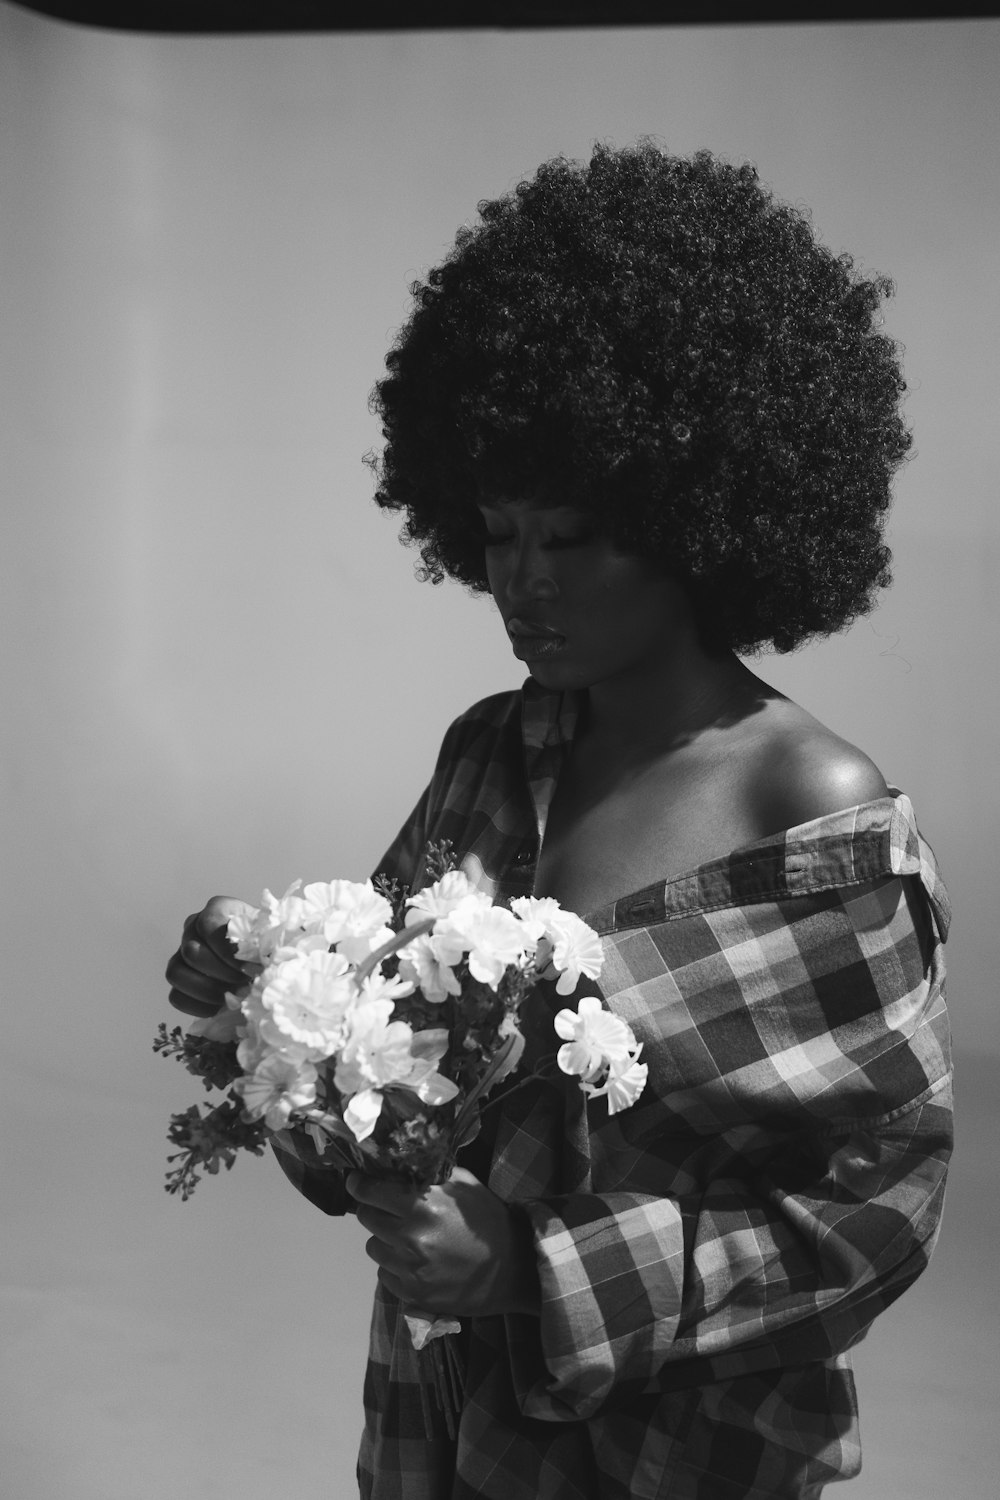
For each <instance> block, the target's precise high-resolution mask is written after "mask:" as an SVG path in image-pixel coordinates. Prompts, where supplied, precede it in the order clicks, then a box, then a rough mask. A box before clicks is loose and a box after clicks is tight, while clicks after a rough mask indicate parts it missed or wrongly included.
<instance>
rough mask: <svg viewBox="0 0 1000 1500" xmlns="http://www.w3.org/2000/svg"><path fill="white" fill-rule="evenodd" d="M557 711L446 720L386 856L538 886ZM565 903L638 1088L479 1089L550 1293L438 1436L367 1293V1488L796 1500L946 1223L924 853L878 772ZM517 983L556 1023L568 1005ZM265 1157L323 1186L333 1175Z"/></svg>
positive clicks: (382, 1494)
mask: <svg viewBox="0 0 1000 1500" xmlns="http://www.w3.org/2000/svg"><path fill="white" fill-rule="evenodd" d="M578 708H579V700H578V699H577V697H576V696H575V695H572V694H565V695H561V696H560V695H556V694H553V693H549V692H547V691H545V690H543V689H541V688H538V687H537V686H536V685H535V684H534V683H531V682H529V683H527V684H525V687H524V688H523V689H522V690H521V692H516V693H506V694H500V695H497V696H495V697H492V698H488V699H486V700H484V701H483V702H482V703H479V704H477V705H476V706H475V707H473V708H472V709H470V710H469V711H468V712H467V713H465V714H463V715H462V716H461V717H460V718H459V719H457V720H456V721H455V723H454V724H452V726H451V728H450V729H449V731H448V733H447V735H446V737H445V740H444V744H443V746H442V750H441V754H440V757H439V760H438V763H437V767H436V770H435V772H434V776H433V778H432V780H431V782H430V785H429V786H428V788H427V790H426V791H425V793H424V795H423V796H422V797H421V799H420V801H419V803H418V805H417V807H416V808H415V810H414V812H413V814H412V815H411V817H410V818H409V819H408V820H407V822H406V824H405V826H404V828H403V829H402V831H401V833H400V835H399V837H398V838H397V839H396V841H395V842H394V844H393V845H392V846H391V848H390V849H389V851H388V853H387V854H386V856H385V859H384V860H383V861H382V863H381V865H380V867H379V868H380V869H382V870H385V871H387V872H388V873H391V874H393V875H395V876H396V877H397V878H399V879H400V880H401V881H403V882H405V883H407V884H410V885H411V886H412V887H413V888H419V886H420V885H421V884H422V883H423V882H424V872H423V861H424V856H425V851H426V847H427V844H428V841H432V840H433V841H439V840H441V839H450V840H451V841H452V844H453V846H454V849H455V852H456V855H457V856H458V858H459V860H460V862H461V864H462V866H463V868H464V869H465V870H466V872H467V873H469V874H470V875H471V876H472V877H473V879H474V880H475V881H476V882H477V884H478V885H479V886H480V888H482V889H485V890H488V891H490V892H491V893H492V894H493V895H494V897H495V898H496V899H497V900H509V899H510V898H512V897H514V896H516V895H521V894H527V893H529V892H530V891H531V888H532V883H533V879H534V869H535V864H536V861H537V857H538V852H539V849H540V844H541V839H542V836H543V834H544V828H545V818H546V812H547V809H548V805H549V802H550V800H551V796H552V793H553V790H554V788H555V785H556V783H557V781H558V777H559V771H560V767H561V764H562V761H563V757H564V756H565V754H566V753H567V750H568V747H569V745H570V743H571V741H572V736H573V732H574V728H575V725H576V722H577V716H578ZM587 915H588V920H589V921H590V922H591V924H592V925H593V926H595V927H596V928H597V930H598V931H599V932H600V933H601V935H602V938H603V941H604V948H605V955H606V956H605V965H604V969H603V971H602V974H601V978H600V986H599V991H598V992H599V993H600V994H601V995H602V996H603V998H604V1000H605V1002H606V1003H607V1005H608V1006H609V1007H610V1008H611V1009H612V1010H614V1011H616V1012H617V1013H618V1014H620V1015H622V1016H623V1017H624V1018H625V1019H626V1020H627V1021H628V1022H629V1025H630V1026H631V1027H632V1029H633V1031H634V1032H635V1034H636V1037H637V1038H638V1039H639V1040H640V1041H641V1042H642V1043H643V1053H642V1057H643V1060H644V1061H645V1062H646V1063H647V1064H648V1068H649V1077H648V1082H647V1086H646V1089H645V1091H644V1093H643V1095H642V1097H641V1099H640V1100H639V1102H638V1103H637V1104H635V1105H634V1106H633V1107H632V1108H631V1109H628V1110H626V1111H623V1112H622V1113H619V1114H617V1115H614V1116H610V1117H609V1115H608V1111H607V1106H606V1102H605V1101H604V1100H603V1099H597V1100H593V1101H590V1102H589V1103H588V1102H587V1101H586V1100H585V1099H584V1096H583V1095H582V1093H581V1091H580V1090H579V1089H578V1088H577V1087H576V1085H575V1080H570V1079H565V1078H563V1077H562V1076H561V1075H558V1076H557V1077H556V1079H555V1080H554V1081H553V1080H552V1079H549V1080H548V1081H546V1082H542V1081H539V1082H538V1083H537V1085H536V1084H534V1083H533V1084H530V1085H528V1086H525V1087H522V1088H520V1089H518V1090H517V1091H516V1092H513V1093H511V1095H510V1097H509V1098H506V1099H505V1100H504V1101H503V1102H502V1103H501V1104H500V1105H498V1106H497V1108H496V1113H497V1118H496V1120H495V1125H494V1128H493V1129H492V1130H491V1132H490V1136H491V1145H492V1150H491V1155H490V1157H489V1158H488V1159H487V1160H485V1161H483V1160H481V1159H480V1160H478V1161H477V1163H476V1165H477V1167H478V1168H479V1170H480V1171H481V1172H482V1174H483V1175H487V1173H488V1182H489V1186H490V1188H491V1189H492V1190H493V1191H494V1192H495V1193H497V1194H498V1195H499V1196H500V1197H501V1198H503V1199H504V1200H506V1201H507V1202H509V1203H511V1204H515V1205H517V1206H518V1207H517V1212H518V1213H523V1214H525V1215H527V1217H528V1219H529V1220H530V1223H531V1225H532V1228H533V1232H534V1243H535V1251H536V1255H537V1259H538V1267H539V1274H540V1283H541V1298H542V1301H541V1310H540V1316H539V1317H527V1316H508V1317H492V1318H480V1319H473V1320H471V1322H470V1324H469V1326H468V1328H467V1333H466V1339H467V1350H466V1355H467V1374H466V1390H465V1399H464V1405H463V1407H462V1411H461V1414H460V1420H459V1425H458V1432H457V1440H455V1441H452V1440H451V1439H450V1438H449V1437H448V1436H447V1434H446V1432H445V1431H444V1428H443V1426H442V1427H441V1429H440V1430H439V1431H438V1433H437V1435H436V1436H435V1437H434V1438H432V1439H428V1438H427V1436H426V1430H425V1416H424V1407H425V1404H424V1403H422V1401H421V1399H420V1395H419V1384H418V1382H419V1380H420V1373H419V1367H418V1364H417V1361H418V1359H419V1358H420V1357H421V1356H419V1355H417V1354H416V1353H415V1351H414V1350H413V1349H412V1348H411V1346H410V1343H409V1337H408V1334H407V1332H406V1328H405V1325H404V1324H403V1323H402V1320H401V1317H400V1309H399V1306H398V1303H397V1302H396V1300H395V1299H394V1298H393V1297H391V1296H390V1295H389V1294H388V1293H387V1292H386V1291H385V1290H384V1289H383V1288H382V1287H381V1286H379V1287H378V1289H377V1293H376V1302H375V1309H374V1316H373V1322H372V1332H371V1346H370V1357H369V1365H368V1371H367V1377H366V1381H365V1409H366V1426H365V1432H364V1437H363V1440H362V1446H361V1453H360V1457H359V1469H358V1473H359V1482H360V1487H361V1494H362V1496H363V1497H365V1500H471V1497H472V1496H497V1497H502V1500H538V1497H552V1500H577V1497H580V1500H584V1497H585V1500H661V1497H662V1500H666V1497H669V1500H765V1497H767V1500H775V1497H788V1500H791V1497H795V1500H814V1497H815V1496H817V1495H818V1494H819V1493H820V1490H821V1489H822V1487H823V1485H824V1484H826V1483H828V1482H830V1481H831V1480H835V1479H846V1478H849V1477H850V1476H851V1475H853V1474H854V1473H856V1472H857V1470H858V1468H859V1466H860V1447H859V1442H858V1428H857V1404H856V1399H855V1391H854V1383H853V1378H852V1375H851V1369H850V1358H849V1354H848V1351H849V1350H850V1348H851V1346H852V1345H854V1344H856V1343H857V1342H858V1341H859V1340H860V1339H861V1338H863V1337H864V1335H865V1333H866V1331H867V1329H868V1327H869V1326H870V1324H871V1322H872V1320H873V1319H874V1318H875V1317H876V1316H877V1314H878V1313H880V1312H881V1311H882V1310H883V1309H884V1308H885V1307H886V1306H888V1304H889V1303H890V1302H892V1301H893V1300H894V1299H895V1298H896V1297H897V1296H899V1294H900V1293H901V1292H902V1291H903V1290H904V1289H905V1288H906V1287H907V1286H908V1285H909V1284H910V1283H911V1282H912V1281H913V1280H914V1279H915V1278H916V1277H917V1276H918V1275H919V1274H920V1272H921V1271H922V1270H923V1268H924V1266H925V1265H926V1264H927V1260H928V1257H929V1255H930V1251H931V1248H932V1246H933V1243H934V1240H935V1238H936V1234H937V1229H938V1225H939V1219H940V1213H941V1207H942V1200H943V1192H944V1178H945V1171H946V1164H947V1159H948V1156H949V1152H950V1146H951V1093H950V1065H949V1045H948V1030H947V1016H946V1011H945V1004H944V988H943V980H944V965H943V951H942V945H943V943H944V940H945V938H946V936H947V930H948V922H949V915H950V913H949V905H948V898H947V895H946V893H945V889H944V886H943V884H942V881H941V877H940V875H939V873H938V869H937V865H936V863H935V860H934V856H933V853H932V851H931V849H930V848H929V846H928V845H927V844H926V843H925V842H924V840H923V839H922V837H921V835H920V833H919V832H918V830H917V826H916V822H915V820H914V816H913V810H912V807H911V806H910V803H909V800H908V798H907V797H905V796H904V795H903V794H902V793H896V792H895V791H893V792H892V793H891V794H890V795H889V796H887V797H883V798H879V799H878V800H875V801H872V802H868V803H865V804H862V805H860V806H857V807H852V808H849V809H847V810H845V811H842V812H836V813H833V814H830V815H829V816H825V817H821V818H817V819H815V820H814V821H812V822H809V823H805V824H802V825H800V826H798V827H796V828H791V829H788V830H786V831H785V832H783V833H780V834H777V835H775V836H773V837H769V838H767V839H764V840H763V841H761V842H759V843H756V844H753V845H750V846H747V847H745V848H742V849H738V850H736V851H734V852H733V853H732V854H730V855H728V856H727V857H725V858H722V859H717V860H713V861H711V862H710V863H707V864H704V865H702V866H700V867H699V868H698V869H696V870H693V871H691V872H689V873H686V874H683V875H680V876H675V877H671V878H669V879H665V880H664V881H662V882H660V883H658V884H654V885H650V886H647V887H646V888H644V889H643V890H640V891H636V892H633V893H630V894H627V895H624V896H623V897H622V898H621V899H620V900H618V901H616V902H614V903H613V904H611V905H609V906H607V907H605V908H603V909H601V910H600V911H598V912H594V913H589V914H587ZM594 989H595V990H598V987H597V986H596V985H595V986H594ZM531 1003H534V1004H535V1006H536V1013H535V1015H534V1018H533V1025H534V1034H535V1036H536V1037H538V1036H541V1035H542V1033H543V1032H546V1033H547V1034H548V1033H551V1021H550V1015H551V1010H552V1006H553V1004H555V1005H560V1006H561V1005H562V1004H564V1003H565V1002H564V1001H563V1000H562V999H561V998H560V999H559V1000H557V1001H552V1000H551V999H547V998H545V997H544V996H541V993H540V992H539V998H538V999H537V1000H535V999H534V998H533V1001H532V1002H531ZM546 1007H548V1009H547V1010H546ZM542 1012H545V1014H544V1015H543V1014H542ZM543 1023H544V1024H543ZM551 1045H552V1046H553V1047H554V1046H555V1045H556V1043H555V1040H554V1039H553V1040H552V1043H551ZM285 1144H286V1146H287V1138H286V1141H285ZM477 1144H479V1147H480V1151H481V1150H482V1146H481V1143H477ZM473 1149H475V1146H474V1147H473ZM279 1159H280V1160H281V1161H282V1165H283V1166H284V1167H285V1170H286V1172H287V1173H288V1175H289V1176H290V1177H291V1178H292V1180H293V1181H294V1182H295V1183H296V1185H297V1186H299V1187H300V1188H301V1189H302V1190H303V1191H304V1192H306V1194H307V1196H309V1197H311V1198H312V1199H313V1201H314V1202H316V1203H317V1204H318V1205H319V1206H321V1207H323V1208H324V1209H325V1210H326V1211H327V1212H334V1213H336V1212H343V1211H344V1207H345V1203H344V1198H343V1191H342V1187H341V1185H340V1183H339V1179H337V1178H336V1176H334V1175H330V1174H327V1173H323V1172H321V1171H318V1170H315V1169H313V1168H311V1167H310V1166H309V1165H308V1164H307V1163H306V1162H305V1161H303V1160H301V1159H298V1158H296V1156H295V1154H294V1151H293V1152H291V1153H289V1151H288V1150H285V1151H282V1152H280V1153H279Z"/></svg>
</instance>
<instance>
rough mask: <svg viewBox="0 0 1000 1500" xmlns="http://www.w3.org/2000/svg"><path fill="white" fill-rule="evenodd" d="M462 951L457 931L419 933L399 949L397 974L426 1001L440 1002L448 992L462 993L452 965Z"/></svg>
mask: <svg viewBox="0 0 1000 1500" xmlns="http://www.w3.org/2000/svg"><path fill="white" fill-rule="evenodd" d="M464 952H465V945H464V941H463V939H462V937H461V935H460V934H458V933H449V932H440V933H438V932H434V933H430V932H425V933H422V934H421V936H420V937H417V938H412V939H411V940H410V942H408V943H407V945H406V947H405V948H401V949H400V952H399V973H400V976H401V977H402V978H403V979H408V980H410V981H411V982H412V983H413V984H415V985H417V986H418V988H419V989H420V992H421V994H422V995H423V997H424V999H425V1000H429V1001H430V1003H431V1004H432V1005H440V1003H441V1002H442V1000H446V999H447V998H448V996H449V995H460V994H461V993H462V986H461V985H460V984H459V982H458V980H457V979H456V978H455V965H456V964H457V963H460V962H461V959H462V955H463V954H464Z"/></svg>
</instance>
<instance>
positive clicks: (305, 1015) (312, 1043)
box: [259, 938, 357, 1057]
mask: <svg viewBox="0 0 1000 1500" xmlns="http://www.w3.org/2000/svg"><path fill="white" fill-rule="evenodd" d="M313 941H318V942H320V943H322V944H323V945H324V946H322V947H320V948H319V949H315V948H314V949H313V950H312V951H308V950H307V951H305V952H301V951H299V950H297V949H281V950H279V955H280V959H281V961H280V962H275V963H274V964H272V965H271V967H270V968H268V969H267V970H266V971H265V973H264V974H263V975H262V976H261V980H262V983H261V986H260V991H259V993H260V1003H261V1005H262V1006H263V1008H264V1010H266V1011H267V1012H269V1014H270V1019H271V1021H272V1022H273V1025H274V1026H275V1027H276V1028H277V1030H278V1031H279V1032H280V1033H281V1035H282V1037H283V1038H284V1039H285V1040H286V1041H288V1042H295V1043H298V1044H299V1045H300V1046H303V1047H307V1048H309V1050H310V1052H313V1053H314V1054H315V1055H316V1056H318V1057H329V1055H330V1054H331V1052H334V1051H335V1050H336V1049H337V1048H338V1047H339V1046H340V1044H341V1042H342V1041H343V1038H344V1023H345V1019H346V1016H347V1012H348V1010H349V1009H350V1007H351V1006H352V1005H353V1004H354V1001H355V999H356V996H357V987H356V985H355V983H354V977H353V971H352V970H351V968H350V965H349V964H348V962H347V959H346V958H344V957H343V955H342V954H340V953H330V952H328V951H327V950H326V947H325V939H322V938H317V939H314V940H313ZM261 1029H262V1032H263V1022H262V1023H261Z"/></svg>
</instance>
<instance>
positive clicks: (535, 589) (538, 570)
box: [502, 539, 559, 608]
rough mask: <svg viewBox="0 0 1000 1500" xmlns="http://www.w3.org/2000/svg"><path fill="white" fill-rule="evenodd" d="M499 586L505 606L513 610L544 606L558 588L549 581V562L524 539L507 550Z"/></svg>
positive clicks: (546, 557) (545, 554)
mask: <svg viewBox="0 0 1000 1500" xmlns="http://www.w3.org/2000/svg"><path fill="white" fill-rule="evenodd" d="M504 561H505V563H506V567H505V568H504V569H503V572H504V578H503V582H502V587H503V593H504V597H505V598H506V600H507V602H508V604H510V605H512V606H513V607H515V608H517V607H519V606H523V605H525V604H532V603H545V602H546V601H548V600H552V599H555V598H556V597H557V596H558V593H559V588H558V585H557V583H556V580H555V578H554V577H553V571H552V559H551V556H550V555H549V553H547V552H546V551H545V550H544V549H543V548H542V547H539V546H537V545H535V544H533V543H532V542H531V541H529V540H527V539H524V540H522V541H521V542H520V543H519V544H518V545H516V546H512V547H511V548H510V552H509V555H508V556H507V557H506V558H505V559H504Z"/></svg>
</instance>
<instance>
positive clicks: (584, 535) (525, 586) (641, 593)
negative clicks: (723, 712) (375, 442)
mask: <svg viewBox="0 0 1000 1500" xmlns="http://www.w3.org/2000/svg"><path fill="white" fill-rule="evenodd" d="M480 510H481V512H482V515H483V519H484V521H485V523H486V531H487V539H486V576H487V579H488V581H489V586H490V592H491V593H492V595H493V598H494V599H495V601H496V604H497V608H498V609H499V611H500V614H501V615H502V617H503V622H504V625H505V626H506V627H507V634H508V636H509V637H510V640H511V644H512V646H513V648H514V655H515V656H516V657H517V658H518V659H519V660H520V661H523V662H524V663H525V665H526V666H527V667H528V669H529V670H530V672H531V675H532V676H533V677H534V678H535V679H536V681H538V682H540V683H541V684H542V685H543V686H545V687H551V688H557V689H565V688H590V687H595V686H597V685H598V684H600V683H610V682H611V681H613V680H614V681H621V682H623V683H624V682H626V681H627V680H628V679H629V678H634V679H635V681H636V684H637V685H638V684H640V683H641V682H642V681H643V679H644V678H647V677H648V675H649V673H650V671H656V670H657V669H662V667H663V665H664V663H665V662H666V661H667V660H668V659H670V658H671V657H672V656H673V655H675V653H676V651H677V648H678V644H679V641H680V640H681V638H682V637H685V636H687V635H688V634H689V633H691V634H692V635H693V623H692V619H691V611H690V607H689V604H688V601H687V597H686V595H685V593H684V591H683V589H682V588H681V586H680V585H679V584H678V583H677V582H676V580H674V579H672V578H668V577H664V575H663V574H662V573H661V572H659V571H658V570H656V569H655V568H654V567H653V566H652V564H650V563H648V562H646V561H645V560H644V559H643V558H640V557H635V556H632V555H630V554H628V553H624V552H619V551H618V550H617V549H616V548H615V546H614V545H613V543H612V542H610V541H609V540H608V539H607V538H606V537H603V536H599V535H596V534H595V533H594V531H593V530H592V528H591V525H590V523H589V521H588V520H587V518H586V517H585V516H584V515H583V514H582V512H580V511H578V510H574V509H573V507H572V506H568V505H556V506H544V505H536V504H534V503H529V502H526V501H516V500H514V501H503V502H499V503H497V504H491V505H481V506H480Z"/></svg>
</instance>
